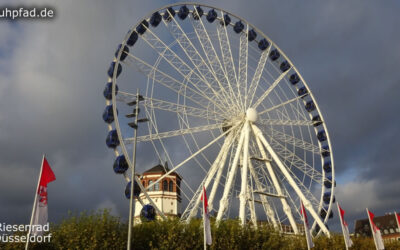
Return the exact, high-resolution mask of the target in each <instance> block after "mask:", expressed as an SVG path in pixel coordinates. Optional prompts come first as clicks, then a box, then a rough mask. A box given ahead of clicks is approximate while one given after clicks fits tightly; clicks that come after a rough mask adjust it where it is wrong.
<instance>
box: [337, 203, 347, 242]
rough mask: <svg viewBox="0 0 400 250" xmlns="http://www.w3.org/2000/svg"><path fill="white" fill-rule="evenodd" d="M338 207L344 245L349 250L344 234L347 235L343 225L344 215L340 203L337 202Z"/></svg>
mask: <svg viewBox="0 0 400 250" xmlns="http://www.w3.org/2000/svg"><path fill="white" fill-rule="evenodd" d="M336 205H337V210H338V214H339V219H340V225H341V226H342V232H343V239H344V245H345V246H346V250H348V249H349V246H347V240H346V238H345V236H344V234H345V228H344V225H343V219H342V215H341V214H340V209H339V202H336ZM349 237H350V236H349Z"/></svg>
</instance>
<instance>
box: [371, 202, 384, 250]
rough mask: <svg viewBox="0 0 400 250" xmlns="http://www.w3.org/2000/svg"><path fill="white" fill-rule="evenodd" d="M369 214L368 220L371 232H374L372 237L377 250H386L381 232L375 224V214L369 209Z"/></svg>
mask: <svg viewBox="0 0 400 250" xmlns="http://www.w3.org/2000/svg"><path fill="white" fill-rule="evenodd" d="M367 213H368V219H369V223H370V225H371V232H372V236H373V238H374V242H375V246H376V249H378V250H383V249H385V246H384V245H383V240H382V235H381V230H379V228H378V227H377V226H376V225H375V223H374V217H375V215H374V214H373V213H371V212H370V211H369V210H368V208H367Z"/></svg>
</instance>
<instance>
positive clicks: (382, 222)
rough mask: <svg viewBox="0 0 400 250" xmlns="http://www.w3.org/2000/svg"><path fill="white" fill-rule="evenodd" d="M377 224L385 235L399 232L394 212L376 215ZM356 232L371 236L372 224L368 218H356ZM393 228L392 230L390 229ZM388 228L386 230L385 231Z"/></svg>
mask: <svg viewBox="0 0 400 250" xmlns="http://www.w3.org/2000/svg"><path fill="white" fill-rule="evenodd" d="M374 223H375V225H376V226H377V227H378V228H379V229H380V230H381V233H382V235H383V236H385V235H386V234H388V235H390V234H396V233H398V226H397V222H396V217H395V214H394V213H390V214H385V215H383V216H375V217H374ZM354 227H355V229H354V232H355V233H356V234H359V235H362V236H369V237H371V236H372V234H371V226H370V224H369V220H368V219H361V220H356V222H355V225H354ZM390 229H392V230H390ZM385 230H386V231H385Z"/></svg>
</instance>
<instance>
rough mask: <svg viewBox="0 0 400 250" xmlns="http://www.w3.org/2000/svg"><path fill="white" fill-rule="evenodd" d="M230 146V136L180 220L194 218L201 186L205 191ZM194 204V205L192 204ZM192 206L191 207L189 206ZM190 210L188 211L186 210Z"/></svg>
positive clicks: (199, 198)
mask: <svg viewBox="0 0 400 250" xmlns="http://www.w3.org/2000/svg"><path fill="white" fill-rule="evenodd" d="M229 145H230V135H229V136H228V137H227V138H226V139H225V142H224V144H223V145H222V147H221V151H220V152H219V154H218V156H217V158H216V159H215V161H214V163H213V164H212V166H211V168H210V171H208V173H207V177H206V178H205V179H204V180H203V181H202V183H201V184H200V185H199V187H198V189H197V191H196V193H195V195H194V196H193V198H192V200H191V201H190V203H189V205H188V206H187V208H186V210H185V212H184V213H183V214H182V218H183V219H184V220H185V221H187V222H188V221H190V219H191V218H193V217H194V216H196V214H197V209H198V207H199V204H200V201H201V197H202V195H201V194H202V192H203V186H204V188H205V189H207V187H208V185H209V184H210V182H211V180H212V178H213V177H214V175H215V173H216V172H217V170H218V167H219V165H220V162H221V159H222V158H223V156H224V153H225V151H226V150H227V149H228V148H229ZM193 203H194V204H193ZM191 204H193V205H191ZM188 209H190V211H189V210H188ZM186 213H189V215H188V216H187V218H185V217H186V215H185V214H186Z"/></svg>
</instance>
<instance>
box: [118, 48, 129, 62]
mask: <svg viewBox="0 0 400 250" xmlns="http://www.w3.org/2000/svg"><path fill="white" fill-rule="evenodd" d="M121 47H122V44H120V45H118V48H117V50H116V51H115V58H117V57H118V53H119V51H120V50H121ZM128 53H129V48H128V46H126V45H125V46H124V50H123V51H122V53H121V57H120V58H119V60H120V61H124V60H125V58H126V57H127V56H128Z"/></svg>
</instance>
